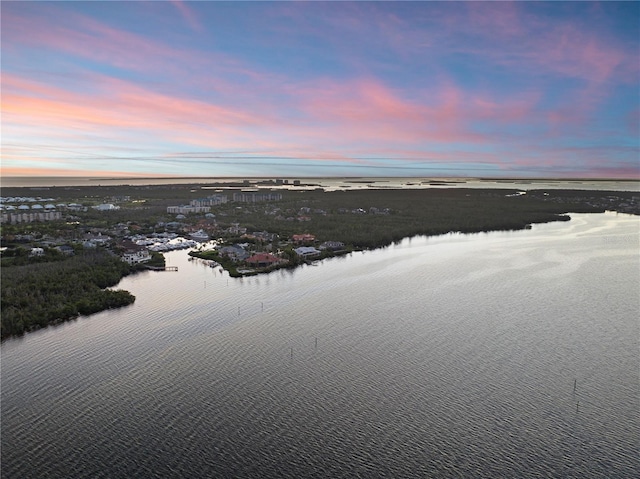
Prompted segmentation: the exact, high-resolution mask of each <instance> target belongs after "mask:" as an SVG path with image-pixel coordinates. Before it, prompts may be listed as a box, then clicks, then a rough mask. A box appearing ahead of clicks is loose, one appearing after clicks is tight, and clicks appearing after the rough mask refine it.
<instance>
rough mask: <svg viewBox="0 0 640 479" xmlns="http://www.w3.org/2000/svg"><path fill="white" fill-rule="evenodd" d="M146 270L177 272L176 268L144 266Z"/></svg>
mask: <svg viewBox="0 0 640 479" xmlns="http://www.w3.org/2000/svg"><path fill="white" fill-rule="evenodd" d="M146 268H147V269H150V270H152V271H178V267H177V266H146Z"/></svg>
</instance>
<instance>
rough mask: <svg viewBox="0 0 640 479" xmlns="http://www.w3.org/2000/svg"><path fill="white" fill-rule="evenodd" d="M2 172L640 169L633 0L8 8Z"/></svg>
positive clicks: (627, 173) (601, 174) (578, 172)
mask: <svg viewBox="0 0 640 479" xmlns="http://www.w3.org/2000/svg"><path fill="white" fill-rule="evenodd" d="M1 10H2V32H1V36H2V38H1V40H2V43H1V47H2V52H1V53H2V65H1V66H2V170H1V173H2V175H6V176H51V175H60V176H75V175H78V176H128V177H133V176H155V175H167V176H217V177H221V176H240V177H250V176H254V177H258V176H271V177H274V176H275V177H277V176H285V177H286V176H289V177H291V176H308V177H313V176H472V177H585V178H596V177H597V178H640V159H639V158H640V147H639V141H640V140H639V137H640V30H639V25H640V3H638V2H601V3H596V2H514V3H504V2H468V3H467V2H180V1H171V2H170V1H167V2H163V1H148V2H136V1H127V2H94V1H90V2H22V1H21V2H11V1H6V0H3V1H2V2H1Z"/></svg>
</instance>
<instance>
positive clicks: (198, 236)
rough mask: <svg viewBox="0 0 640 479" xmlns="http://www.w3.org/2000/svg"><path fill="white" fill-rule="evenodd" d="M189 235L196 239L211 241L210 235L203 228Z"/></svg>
mask: <svg viewBox="0 0 640 479" xmlns="http://www.w3.org/2000/svg"><path fill="white" fill-rule="evenodd" d="M189 236H190V237H191V238H193V239H194V240H196V241H209V235H208V234H207V233H205V232H204V231H202V230H198V231H196V232H195V233H191V234H190V235H189Z"/></svg>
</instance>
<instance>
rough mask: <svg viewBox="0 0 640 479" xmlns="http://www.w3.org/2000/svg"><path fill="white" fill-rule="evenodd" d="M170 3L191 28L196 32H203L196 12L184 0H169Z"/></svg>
mask: <svg viewBox="0 0 640 479" xmlns="http://www.w3.org/2000/svg"><path fill="white" fill-rule="evenodd" d="M171 5H173V6H174V7H175V8H176V9H177V10H178V12H180V15H182V18H184V19H185V21H186V22H187V24H188V25H189V26H190V27H191V29H192V30H194V31H196V32H198V33H202V32H203V30H204V29H203V27H202V23H200V20H199V19H198V16H197V14H196V13H195V12H194V11H193V10H192V9H191V8H190V7H189V6H187V4H186V3H185V2H183V1H182V0H171Z"/></svg>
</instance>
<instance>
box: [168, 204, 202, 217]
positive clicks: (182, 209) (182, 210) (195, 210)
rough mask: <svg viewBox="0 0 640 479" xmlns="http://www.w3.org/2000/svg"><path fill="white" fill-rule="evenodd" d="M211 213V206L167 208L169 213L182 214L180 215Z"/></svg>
mask: <svg viewBox="0 0 640 479" xmlns="http://www.w3.org/2000/svg"><path fill="white" fill-rule="evenodd" d="M209 211H211V207H210V206H192V205H181V206H167V213H173V214H180V215H188V214H189V213H208V212H209Z"/></svg>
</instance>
